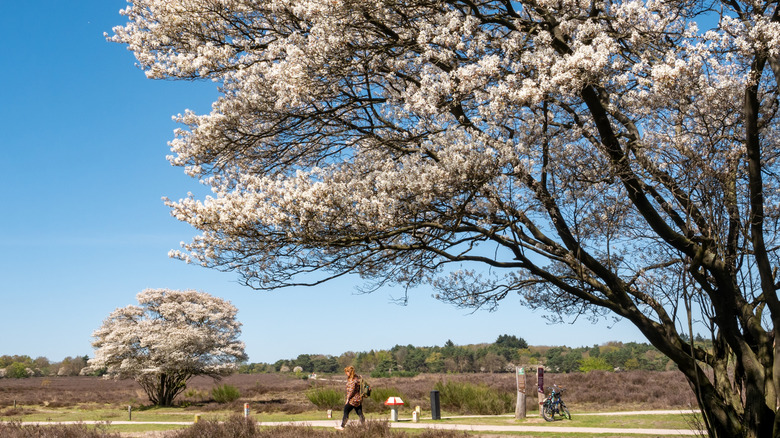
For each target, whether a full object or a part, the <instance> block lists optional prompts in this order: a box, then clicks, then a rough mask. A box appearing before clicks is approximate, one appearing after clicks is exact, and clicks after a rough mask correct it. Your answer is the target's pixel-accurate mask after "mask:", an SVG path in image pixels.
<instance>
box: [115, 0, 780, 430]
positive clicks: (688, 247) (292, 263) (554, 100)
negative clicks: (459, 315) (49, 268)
mask: <svg viewBox="0 0 780 438" xmlns="http://www.w3.org/2000/svg"><path fill="white" fill-rule="evenodd" d="M129 4H130V5H129V7H128V8H127V9H126V10H125V11H123V13H124V14H125V15H126V16H127V18H128V23H127V24H126V25H125V26H121V27H117V28H115V29H114V35H113V36H112V37H110V38H111V39H112V40H113V41H116V42H120V43H123V44H127V46H128V48H129V49H131V50H132V51H133V52H134V53H135V55H136V58H137V59H138V63H139V65H140V66H141V67H142V68H143V69H144V71H145V72H146V74H147V76H148V77H150V78H155V79H183V80H195V79H207V80H213V81H215V82H216V83H218V84H219V86H220V87H221V88H220V89H221V91H222V94H221V96H220V98H219V99H218V100H217V101H216V102H214V104H213V106H212V110H211V112H210V113H209V114H202V115H199V114H195V113H192V112H186V113H185V114H183V115H180V116H179V117H178V120H179V121H180V122H181V123H182V125H183V129H181V130H180V131H178V132H177V134H176V138H175V139H174V140H173V141H172V142H171V149H172V155H171V157H170V160H171V162H172V163H173V164H174V165H178V166H182V167H183V168H184V169H185V171H186V172H187V173H188V174H189V175H191V176H193V177H196V178H199V179H201V181H202V182H203V183H205V184H206V185H208V186H210V187H211V189H212V190H213V193H214V195H213V196H210V197H207V198H205V199H196V198H195V197H194V196H190V197H187V198H185V199H181V200H179V201H169V205H170V206H171V209H172V213H173V214H174V215H175V217H177V218H178V219H180V220H182V221H186V222H188V223H190V224H191V225H193V226H194V227H196V228H197V229H199V230H200V231H201V234H200V235H199V236H198V237H196V238H195V239H194V241H192V242H190V243H188V244H186V245H185V247H184V250H183V251H181V252H175V253H174V256H176V257H180V258H182V259H185V260H188V261H192V262H195V263H199V264H202V265H203V266H208V267H212V268H215V269H221V270H233V271H236V272H238V273H239V274H240V276H241V277H242V278H243V279H244V281H245V282H246V283H247V284H248V285H250V286H252V287H256V288H261V289H272V288H278V287H283V286H289V285H295V284H317V283H319V282H322V281H325V280H327V279H329V278H333V277H338V276H342V275H347V274H358V275H360V276H362V277H363V278H365V279H367V281H369V283H368V286H369V287H370V286H373V285H383V284H390V283H396V284H400V285H402V286H403V287H404V288H412V287H414V286H417V285H420V284H430V285H432V286H433V287H434V288H436V289H437V292H438V297H440V298H441V299H442V300H445V301H448V302H451V303H454V304H455V305H458V306H466V307H486V308H493V307H494V306H496V305H498V303H499V302H500V301H501V300H502V299H504V298H505V297H507V296H510V294H517V296H519V297H520V299H522V300H524V301H525V302H526V303H527V304H528V305H529V306H532V307H536V308H544V309H547V310H548V311H549V312H548V314H549V316H550V317H551V318H552V319H554V320H560V319H570V318H571V319H573V318H577V317H579V316H581V315H584V316H585V317H590V318H593V319H594V320H598V319H601V318H604V317H609V316H610V315H611V316H614V317H618V318H624V319H626V320H628V321H630V322H631V323H632V324H634V325H635V326H636V327H637V328H638V329H639V330H640V331H641V332H642V333H643V334H644V335H645V336H646V337H647V339H648V340H649V341H650V342H651V343H652V344H653V345H654V346H656V347H657V348H658V349H659V350H660V351H662V352H663V353H664V354H666V355H667V356H668V357H669V358H670V359H671V360H673V361H674V362H675V363H676V364H677V366H678V367H679V368H680V370H681V371H682V372H683V374H684V375H685V377H686V379H687V381H688V383H689V384H690V385H691V387H692V388H693V389H694V390H695V392H696V395H697V397H698V401H699V404H700V406H701V408H702V412H703V413H704V416H703V419H704V420H703V421H704V424H705V426H706V428H707V430H708V431H709V433H710V434H711V435H712V436H718V437H735V436H744V437H754V438H758V437H766V436H772V435H773V436H775V437H780V416H779V415H778V402H777V400H778V395H780V342H775V340H777V338H778V337H780V300H779V299H778V296H777V290H778V288H780V276H779V275H778V272H780V161H779V159H780V117H778V114H779V111H780V105H779V103H778V98H780V9H779V8H780V4H779V3H778V2H777V0H712V1H707V2H699V1H690V0H518V1H510V0H266V1H257V0H187V1H183V0H129ZM373 282H375V283H373ZM694 326H695V327H696V331H699V330H702V331H704V332H705V333H707V334H708V335H709V337H710V339H711V341H712V342H709V343H707V344H702V343H699V344H697V343H695V342H692V341H691V340H692V339H694V331H693V327H694Z"/></svg>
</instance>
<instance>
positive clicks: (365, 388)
mask: <svg viewBox="0 0 780 438" xmlns="http://www.w3.org/2000/svg"><path fill="white" fill-rule="evenodd" d="M360 395H361V396H362V397H363V398H366V397H371V385H369V384H368V381H366V379H364V378H363V377H361V378H360Z"/></svg>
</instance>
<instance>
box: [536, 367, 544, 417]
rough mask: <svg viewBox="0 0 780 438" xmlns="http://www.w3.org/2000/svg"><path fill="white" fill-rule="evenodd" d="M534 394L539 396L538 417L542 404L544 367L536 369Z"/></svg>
mask: <svg viewBox="0 0 780 438" xmlns="http://www.w3.org/2000/svg"><path fill="white" fill-rule="evenodd" d="M536 393H537V394H538V396H539V415H541V414H542V403H544V367H539V368H537V369H536Z"/></svg>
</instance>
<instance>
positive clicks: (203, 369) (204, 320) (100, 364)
mask: <svg viewBox="0 0 780 438" xmlns="http://www.w3.org/2000/svg"><path fill="white" fill-rule="evenodd" d="M137 299H138V304H139V305H138V306H127V307H123V308H119V309H116V310H114V311H113V312H112V313H111V314H110V315H109V316H108V318H106V320H105V321H103V325H102V326H101V327H100V328H99V329H97V330H96V331H95V332H94V333H93V334H92V336H93V338H94V341H93V342H92V346H93V347H95V357H94V358H93V359H90V361H89V365H90V368H91V369H94V370H105V371H106V373H107V375H109V376H113V377H115V378H119V379H135V380H136V381H137V382H138V383H139V384H140V385H141V387H142V388H143V389H144V391H145V392H146V395H147V396H148V397H149V400H150V401H151V402H152V403H154V404H155V405H160V406H170V405H172V404H173V401H174V399H175V398H176V396H177V395H179V394H180V393H181V392H182V391H184V389H185V388H186V387H187V382H188V381H189V380H190V379H191V378H192V377H194V376H199V375H206V376H211V377H213V378H219V377H222V376H225V375H229V374H231V373H233V372H234V371H235V369H236V365H237V364H238V363H239V362H243V361H245V360H246V359H247V356H246V354H245V353H244V343H243V342H241V341H239V340H238V337H239V335H240V334H241V323H239V322H238V321H237V320H236V313H237V310H236V308H235V307H234V306H233V305H232V304H230V302H228V301H225V300H222V299H220V298H216V297H213V296H211V295H209V294H207V293H204V292H198V291H194V290H185V291H178V290H169V289H147V290H144V291H143V292H141V293H139V294H138V295H137Z"/></svg>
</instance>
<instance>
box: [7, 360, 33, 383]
mask: <svg viewBox="0 0 780 438" xmlns="http://www.w3.org/2000/svg"><path fill="white" fill-rule="evenodd" d="M5 376H6V377H10V378H13V379H23V378H26V377H30V375H29V374H27V366H26V365H25V364H23V363H21V362H14V363H12V364H11V365H9V366H8V367H6V369H5Z"/></svg>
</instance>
